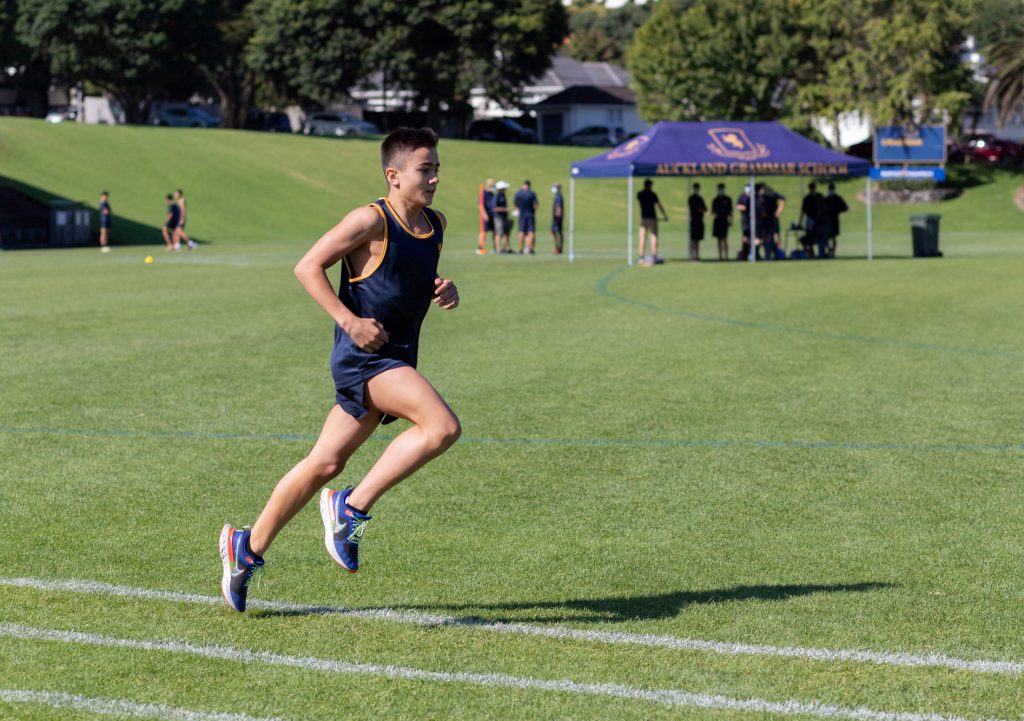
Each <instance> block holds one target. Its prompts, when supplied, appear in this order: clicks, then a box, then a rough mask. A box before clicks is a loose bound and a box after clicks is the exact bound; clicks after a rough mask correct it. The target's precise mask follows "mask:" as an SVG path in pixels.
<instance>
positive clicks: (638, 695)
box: [0, 623, 997, 721]
mask: <svg viewBox="0 0 1024 721" xmlns="http://www.w3.org/2000/svg"><path fill="white" fill-rule="evenodd" d="M0 635H2V636H7V637H8V638H18V639H28V640H37V641H56V642H61V643H72V644H79V645H87V646H102V647H108V648H129V649H133V650H138V651H157V652H164V653H174V654H185V655H189V656H200V657H203V658H212V659H218V660H222V661H231V662H235V663H259V664H266V665H269V666H283V667H286V668H295V669H302V670H307V671H319V672H322V673H333V674H360V675H366V676H377V677H383V678H391V679H399V680H403V681H427V682H433V683H457V684H468V685H472V686H484V687H488V688H511V689H519V690H524V691H525V690H533V691H554V692H558V693H563V694H575V695H581V696H603V697H605V698H617V699H626V700H629V701H651V702H654V703H658V704H662V705H666V706H676V707H690V708H713V709H724V710H730V711H745V712H754V713H771V714H780V715H783V716H795V715H807V716H816V717H819V718H830V719H851V720H853V721H967V720H966V719H965V718H964V717H962V716H944V715H940V714H936V713H909V712H904V711H879V710H874V709H869V708H864V707H863V706H862V707H859V708H853V707H848V706H836V705H833V704H828V703H822V702H820V701H798V700H796V699H787V700H785V701H769V700H767V699H760V698H730V697H728V696H719V695H717V694H708V693H700V692H692V691H683V690H679V689H647V688H642V687H640V686H627V685H624V684H617V683H581V682H579V681H572V680H569V679H541V678H534V677H532V676H512V675H509V674H503V673H472V672H468V671H428V670H426V669H419V668H409V667H407V666H392V665H384V664H377V663H352V662H349V661H335V660H333V659H326V658H317V657H315V656H290V655H285V654H280V653H274V652H272V651H253V650H250V649H247V648H236V647H233V646H198V645H196V644H192V643H188V642H185V641H174V640H164V641H143V640H138V639H133V638H118V637H115V636H102V635H99V634H94V633H80V632H77V631H64V630H58V629H47V628H34V627H31V626H21V625H19V624H14V623H0ZM989 721H997V720H996V719H989Z"/></svg>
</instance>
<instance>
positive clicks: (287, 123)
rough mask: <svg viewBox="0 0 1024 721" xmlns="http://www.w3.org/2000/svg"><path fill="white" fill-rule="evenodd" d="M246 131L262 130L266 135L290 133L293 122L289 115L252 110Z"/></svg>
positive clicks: (246, 122)
mask: <svg viewBox="0 0 1024 721" xmlns="http://www.w3.org/2000/svg"><path fill="white" fill-rule="evenodd" d="M245 129H246V130H261V131H263V132H266V133H290V132H292V121H291V120H289V119H288V114H287V113H280V112H274V111H270V110H255V109H254V110H250V111H249V115H248V117H247V118H246V119H245Z"/></svg>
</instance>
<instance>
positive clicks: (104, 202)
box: [100, 190, 111, 253]
mask: <svg viewBox="0 0 1024 721" xmlns="http://www.w3.org/2000/svg"><path fill="white" fill-rule="evenodd" d="M110 221H111V215H110V193H108V192H107V191H105V190H104V191H103V192H102V193H100V250H101V251H102V252H104V253H109V252H110Z"/></svg>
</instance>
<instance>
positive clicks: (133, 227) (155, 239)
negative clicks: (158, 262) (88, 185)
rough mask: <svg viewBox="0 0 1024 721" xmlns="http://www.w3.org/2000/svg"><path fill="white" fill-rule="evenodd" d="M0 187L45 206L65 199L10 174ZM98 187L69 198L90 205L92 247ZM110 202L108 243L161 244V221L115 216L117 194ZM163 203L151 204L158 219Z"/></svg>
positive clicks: (96, 232) (97, 235)
mask: <svg viewBox="0 0 1024 721" xmlns="http://www.w3.org/2000/svg"><path fill="white" fill-rule="evenodd" d="M0 188H10V189H11V190H14V191H17V192H18V193H21V194H22V195H24V196H27V197H29V198H31V199H32V200H35V201H37V202H39V203H42V204H43V205H46V206H49V205H50V204H51V203H52V202H54V201H61V200H68V198H65V197H64V196H61V195H55V194H54V193H51V192H49V191H46V190H43V189H42V188H38V187H36V186H34V185H29V184H27V183H22V182H21V181H19V180H15V179H14V178H8V177H6V176H3V175H0ZM100 190H102V188H100V189H99V190H97V191H96V197H95V198H94V199H92V200H90V201H83V200H79V199H72V200H75V201H76V202H80V203H82V204H83V205H84V206H85V207H87V208H90V209H91V211H92V213H91V215H92V230H91V233H90V239H91V242H90V245H93V246H96V247H98V246H99V242H100V241H99V239H100V221H99V211H98V210H97V206H98V205H99V195H100ZM110 205H111V208H112V209H113V211H114V212H113V222H112V223H111V229H110V244H111V245H112V246H114V247H117V246H130V245H136V246H137V245H155V246H163V245H164V238H163V234H162V233H161V228H162V226H161V225H147V224H145V223H138V222H136V221H134V220H129V219H127V218H125V217H122V216H119V215H118V214H117V198H113V197H112V198H111V199H110ZM165 207H166V206H154V208H155V211H156V212H154V214H153V215H154V217H155V218H159V219H162V218H163V215H162V214H161V211H162V210H164V208H165ZM192 240H194V241H195V242H196V243H198V244H200V245H209V244H210V241H208V240H202V239H200V238H192ZM34 247H35V248H49V247H53V248H58V247H60V246H47V245H37V246H34ZM86 247H88V246H86ZM26 249H29V247H28V246H26ZM9 250H17V248H9Z"/></svg>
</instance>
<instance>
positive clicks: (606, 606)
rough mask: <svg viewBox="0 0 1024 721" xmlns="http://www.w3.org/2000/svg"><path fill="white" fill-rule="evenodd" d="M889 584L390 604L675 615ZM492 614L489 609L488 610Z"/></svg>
mask: <svg viewBox="0 0 1024 721" xmlns="http://www.w3.org/2000/svg"><path fill="white" fill-rule="evenodd" d="M891 587H893V584H890V583H879V582H868V583H851V584H781V585H776V584H765V585H758V586H733V587H732V588H719V589H711V590H708V591H671V592H669V593H659V594H652V595H649V596H610V597H607V598H577V599H570V600H566V601H532V602H531V601H526V602H514V603H490V604H473V603H457V604H436V605H423V606H395V607H394V608H395V609H396V610H398V609H403V610H419V611H428V610H429V611H484V612H487V613H486V621H488V622H492V623H516V622H519V623H523V622H525V623H563V622H569V621H582V622H595V623H607V622H619V621H630V620H653V619H659V618H671V617H673V616H677V615H678V614H679V613H680V612H681V611H682V610H683V609H685V608H686V607H688V606H695V605H706V604H716V603H742V602H744V601H784V600H787V599H790V598H797V597H800V596H810V595H813V594H817V593H863V592H866V591H876V590H879V589H884V588H891ZM492 614H493V615H492Z"/></svg>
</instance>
